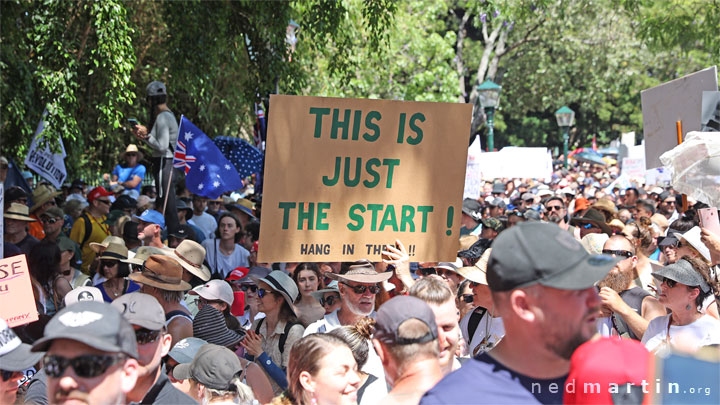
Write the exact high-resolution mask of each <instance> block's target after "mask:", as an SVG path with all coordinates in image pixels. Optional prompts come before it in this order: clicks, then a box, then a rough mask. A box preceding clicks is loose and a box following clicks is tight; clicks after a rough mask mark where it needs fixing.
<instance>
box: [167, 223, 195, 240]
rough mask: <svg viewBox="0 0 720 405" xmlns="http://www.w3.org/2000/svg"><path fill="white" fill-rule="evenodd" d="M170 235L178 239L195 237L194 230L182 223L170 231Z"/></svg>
mask: <svg viewBox="0 0 720 405" xmlns="http://www.w3.org/2000/svg"><path fill="white" fill-rule="evenodd" d="M170 236H172V237H174V238H178V239H188V238H189V239H190V240H193V239H195V231H193V229H192V228H191V227H190V225H187V224H184V225H180V226H178V228H177V229H176V230H175V231H174V232H171V233H170Z"/></svg>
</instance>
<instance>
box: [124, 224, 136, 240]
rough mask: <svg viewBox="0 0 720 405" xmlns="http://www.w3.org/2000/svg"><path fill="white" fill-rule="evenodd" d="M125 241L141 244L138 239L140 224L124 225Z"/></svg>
mask: <svg viewBox="0 0 720 405" xmlns="http://www.w3.org/2000/svg"><path fill="white" fill-rule="evenodd" d="M122 235H123V239H125V240H127V241H130V242H139V241H140V239H139V238H138V223H137V222H133V221H127V222H125V224H123V233H122Z"/></svg>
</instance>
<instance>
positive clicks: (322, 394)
mask: <svg viewBox="0 0 720 405" xmlns="http://www.w3.org/2000/svg"><path fill="white" fill-rule="evenodd" d="M287 379H288V382H289V384H288V389H287V390H286V391H285V392H284V393H283V394H282V395H281V396H278V397H276V398H274V399H273V401H272V404H273V405H291V404H292V405H294V404H298V405H311V404H312V405H315V404H317V405H351V404H355V403H357V390H358V388H359V387H360V378H359V376H358V374H357V364H356V362H355V358H354V357H353V353H352V351H351V350H350V347H349V346H348V345H347V343H345V341H344V340H342V339H341V338H339V337H337V336H333V335H329V334H319V333H315V334H312V335H308V336H305V337H303V338H302V339H300V340H299V341H298V342H297V343H296V344H295V346H293V348H292V350H291V351H290V358H289V362H288V371H287Z"/></svg>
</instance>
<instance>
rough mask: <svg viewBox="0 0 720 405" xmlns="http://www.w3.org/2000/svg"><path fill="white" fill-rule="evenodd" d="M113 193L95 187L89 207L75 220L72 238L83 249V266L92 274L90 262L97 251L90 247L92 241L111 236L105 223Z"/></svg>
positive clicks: (84, 270)
mask: <svg viewBox="0 0 720 405" xmlns="http://www.w3.org/2000/svg"><path fill="white" fill-rule="evenodd" d="M111 195H112V193H111V192H109V191H107V190H105V189H104V188H102V187H95V188H94V189H92V191H90V193H89V194H88V204H89V205H88V207H87V208H86V210H85V212H84V213H83V214H82V216H80V217H79V218H77V219H76V220H75V223H74V224H73V227H72V230H71V231H70V239H72V240H73V241H75V243H77V244H78V245H79V246H80V249H81V250H82V268H81V270H82V271H83V272H84V273H85V274H90V264H92V262H93V260H95V251H94V250H93V249H92V248H91V247H90V243H92V242H96V243H99V242H102V241H103V240H104V239H105V238H106V237H108V236H110V229H109V228H108V226H107V225H106V224H105V219H106V215H107V214H108V213H109V212H110V204H111V201H110V198H109V196H111Z"/></svg>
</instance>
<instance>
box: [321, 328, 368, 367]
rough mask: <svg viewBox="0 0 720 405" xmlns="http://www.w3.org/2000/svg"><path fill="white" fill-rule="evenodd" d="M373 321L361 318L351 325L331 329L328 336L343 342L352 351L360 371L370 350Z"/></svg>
mask: <svg viewBox="0 0 720 405" xmlns="http://www.w3.org/2000/svg"><path fill="white" fill-rule="evenodd" d="M374 327H375V320H374V319H372V318H369V317H367V316H366V317H362V318H360V320H358V321H357V322H355V324H353V325H349V326H341V327H339V328H336V329H333V330H332V331H331V332H330V334H331V335H335V336H337V337H339V338H340V339H342V340H344V341H345V343H347V345H348V346H350V350H352V354H353V357H355V362H356V363H357V365H358V369H361V368H362V367H363V366H364V365H365V363H367V359H368V352H369V349H370V346H369V342H368V341H369V340H370V336H372V331H373V328H374Z"/></svg>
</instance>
